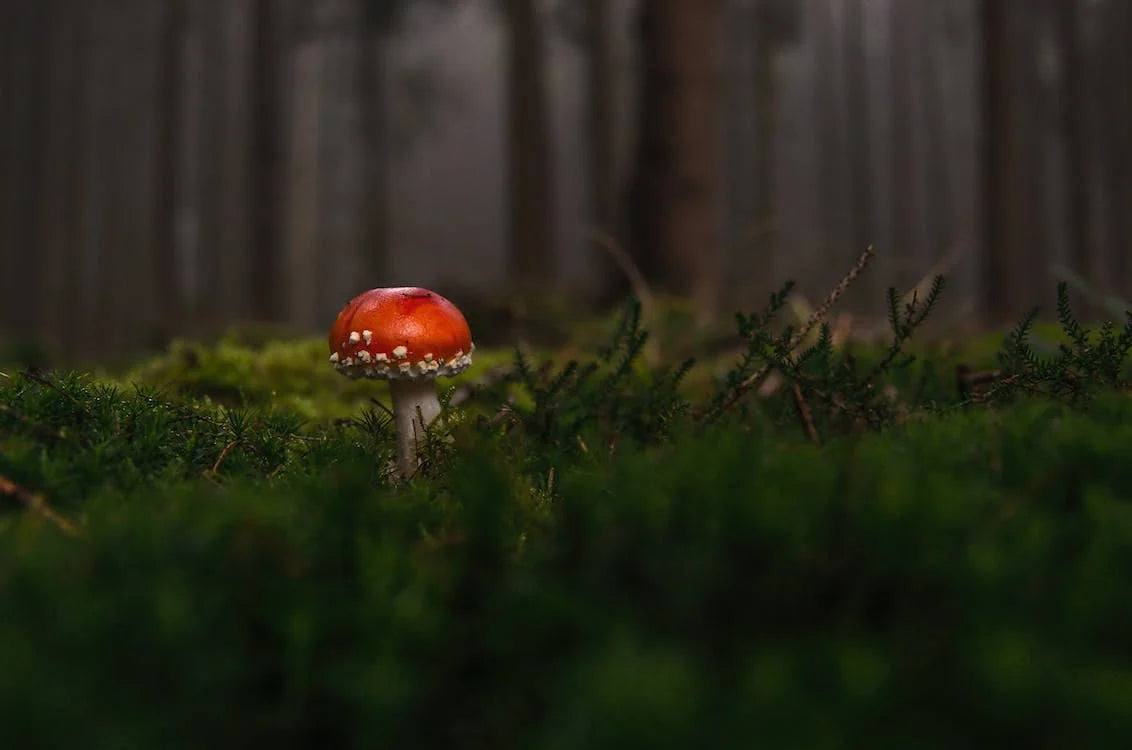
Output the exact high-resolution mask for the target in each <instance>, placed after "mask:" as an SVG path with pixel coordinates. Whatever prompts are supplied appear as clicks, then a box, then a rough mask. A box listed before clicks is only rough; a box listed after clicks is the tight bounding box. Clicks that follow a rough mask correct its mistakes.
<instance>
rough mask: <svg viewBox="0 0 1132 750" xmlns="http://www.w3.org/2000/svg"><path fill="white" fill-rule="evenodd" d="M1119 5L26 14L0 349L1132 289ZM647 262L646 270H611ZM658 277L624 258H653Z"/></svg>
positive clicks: (360, 4)
mask: <svg viewBox="0 0 1132 750" xmlns="http://www.w3.org/2000/svg"><path fill="white" fill-rule="evenodd" d="M1130 50H1132V3H1130V2H1128V0H796V1H792V0H645V1H644V2H635V1H634V0H608V1H607V2H606V1H603V0H541V1H540V0H417V1H416V2H411V1H408V0H406V1H403V2H397V1H395V0H0V347H3V346H7V347H8V348H9V349H12V348H15V349H18V350H25V349H28V348H30V349H32V350H35V351H41V352H46V353H50V354H53V355H60V354H62V355H65V356H81V357H91V356H105V355H107V354H108V353H121V352H126V351H134V350H137V349H139V348H142V347H147V346H154V345H159V344H160V343H161V342H163V341H164V340H166V339H167V338H169V337H172V336H177V335H206V334H208V333H210V332H216V331H219V330H222V329H223V328H224V327H225V326H227V325H230V324H234V323H243V322H262V323H273V324H278V325H279V326H280V330H285V331H289V332H294V333H322V332H324V331H325V330H326V329H327V328H328V326H329V325H330V323H331V322H332V321H333V318H334V316H335V314H336V313H337V311H338V310H339V309H340V308H341V306H342V305H343V304H344V303H345V302H346V301H347V299H348V298H350V297H351V296H353V295H354V294H355V293H357V292H359V291H362V290H364V289H367V288H370V287H373V286H393V285H410V284H411V285H422V286H430V287H433V288H435V289H437V290H438V291H440V292H442V293H444V294H447V295H448V296H451V297H453V298H454V299H455V301H457V303H458V304H461V305H464V304H466V303H467V304H480V305H484V304H486V305H500V306H505V305H507V304H510V302H509V301H511V302H513V301H514V300H516V299H523V298H524V297H526V298H534V299H539V298H551V297H555V298H561V299H562V300H564V304H565V308H566V309H567V310H569V311H576V314H577V315H578V316H579V317H581V316H582V315H583V314H585V313H586V312H587V311H589V310H592V309H594V308H595V306H600V305H603V304H609V303H612V302H614V301H616V300H618V299H619V298H621V297H622V296H623V295H625V294H628V293H629V292H630V290H631V289H630V287H631V285H630V283H629V282H628V277H629V276H631V275H632V273H634V272H635V271H638V270H639V271H640V272H641V273H643V274H644V277H645V280H646V282H647V285H648V288H649V289H651V290H652V292H654V293H656V294H669V295H675V296H680V297H684V298H686V299H688V300H689V301H690V304H692V305H694V306H695V309H696V310H698V311H700V312H701V313H702V315H701V317H708V316H710V315H714V314H729V313H730V312H731V311H733V310H735V309H738V308H743V309H754V308H756V307H759V306H761V305H762V304H763V303H764V299H765V295H766V294H767V293H768V292H770V291H771V290H772V289H774V288H776V287H777V286H779V285H780V284H781V282H782V281H784V280H786V279H788V278H794V279H797V280H798V281H799V282H800V290H801V292H802V293H803V294H805V295H806V296H808V297H809V298H811V299H815V298H820V297H821V296H824V293H825V292H826V291H827V290H828V288H829V287H830V286H832V285H833V284H835V283H836V282H837V281H838V280H839V279H840V278H841V276H842V275H843V273H844V272H845V270H846V269H847V268H848V267H849V266H851V265H852V263H853V261H854V260H855V259H856V258H857V256H858V255H859V254H860V252H861V251H862V250H863V249H864V247H865V246H866V245H867V244H870V243H872V244H873V245H875V247H876V250H877V259H876V260H875V261H874V266H873V267H872V268H871V269H870V270H869V272H868V274H867V276H866V277H865V279H864V280H862V281H861V282H860V283H859V287H860V288H859V289H856V290H854V292H855V293H854V295H852V296H850V298H849V299H848V301H847V302H848V304H849V306H850V307H851V308H854V310H855V312H856V313H857V314H858V315H859V316H860V317H861V318H862V319H867V318H868V317H869V316H870V315H879V314H880V313H881V312H882V310H881V303H882V301H883V295H882V292H883V289H884V288H886V287H888V286H889V285H896V286H897V287H898V288H899V289H900V290H901V291H902V292H903V291H907V290H909V289H911V288H912V287H913V286H914V285H916V284H917V283H919V282H921V281H922V280H924V279H925V278H927V277H930V275H931V274H932V273H934V272H946V273H947V274H948V275H949V277H950V282H951V285H950V287H949V293H948V297H949V298H948V300H947V303H946V304H945V305H944V310H943V311H942V312H941V316H942V317H943V318H944V319H945V320H946V322H947V324H949V325H954V326H956V327H957V328H969V327H971V326H973V325H1001V324H1002V323H1004V322H1010V321H1012V320H1013V319H1014V318H1016V317H1017V316H1019V315H1021V314H1022V313H1023V312H1024V311H1025V310H1026V309H1028V308H1029V307H1030V306H1031V305H1032V304H1035V303H1042V304H1044V305H1046V306H1047V307H1048V306H1049V303H1050V300H1051V299H1052V294H1053V288H1054V282H1055V280H1057V279H1060V278H1070V279H1073V280H1075V281H1077V282H1078V283H1079V284H1083V285H1085V287H1087V288H1089V289H1091V290H1092V291H1091V292H1090V295H1092V297H1093V298H1094V301H1095V302H1097V308H1096V309H1097V310H1101V311H1103V310H1104V307H1103V301H1104V300H1105V299H1109V300H1110V301H1112V302H1113V304H1114V305H1116V304H1119V300H1127V299H1128V298H1130V297H1132V143H1130V135H1132V94H1130V91H1132V82H1130V75H1129V74H1130V73H1132V51H1130ZM622 254H624V255H627V256H628V257H629V258H631V259H632V260H631V262H626V259H625V258H620V260H618V259H617V258H619V257H620V256H621V255H622ZM627 268H629V269H632V270H630V271H628V272H626V269H627Z"/></svg>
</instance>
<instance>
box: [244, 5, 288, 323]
mask: <svg viewBox="0 0 1132 750" xmlns="http://www.w3.org/2000/svg"><path fill="white" fill-rule="evenodd" d="M248 32H249V35H250V39H249V41H248V48H249V49H250V51H251V106H250V108H249V110H248V125H247V130H248V139H249V144H248V145H249V148H248V156H249V160H250V164H249V167H248V168H249V172H250V178H249V181H250V186H249V194H248V202H249V206H248V216H249V233H248V244H249V250H248V254H249V258H250V262H251V273H250V276H249V279H248V282H249V286H250V289H249V293H250V297H251V308H252V315H253V317H254V318H256V319H258V320H271V321H278V320H279V319H280V318H281V317H282V314H283V301H282V299H281V294H280V293H281V290H282V276H283V272H282V267H281V266H282V249H281V241H282V238H281V236H280V231H279V230H280V222H281V220H282V215H281V211H280V203H281V200H282V186H283V175H284V164H283V160H284V154H283V148H282V138H283V134H282V130H283V126H282V122H283V119H282V118H283V111H282V103H281V99H282V96H281V93H282V78H281V75H280V70H279V68H280V60H281V58H282V53H283V50H282V39H281V36H282V19H281V18H280V14H279V13H278V2H277V0H254V3H253V5H252V9H251V22H250V23H249V25H248Z"/></svg>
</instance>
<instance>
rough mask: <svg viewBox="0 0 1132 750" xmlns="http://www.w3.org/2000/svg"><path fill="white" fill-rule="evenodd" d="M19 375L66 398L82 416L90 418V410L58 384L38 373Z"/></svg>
mask: <svg viewBox="0 0 1132 750" xmlns="http://www.w3.org/2000/svg"><path fill="white" fill-rule="evenodd" d="M20 375H22V376H23V377H25V378H27V379H28V380H34V381H35V382H36V383H39V384H40V385H42V386H46V387H48V388H50V389H51V390H53V391H55V392H56V393H58V394H60V395H61V396H63V397H64V398H66V399H67V400H68V401H70V402H71V403H73V404H74V405H75V406H77V407H79V409H80V410H82V413H83V414H85V415H86V416H88V417H90V416H92V415H91V413H90V409H88V408H87V407H86V404H84V403H83V402H82V401H79V400H78V399H77V398H75V397H74V396H73V395H71V394H70V393H67V392H66V391H65V390H63V389H62V388H60V387H59V384H58V383H53V382H51V381H50V380H49V379H47V378H45V377H43V376H42V375H40V374H38V373H35V372H32V371H31V370H21V371H20Z"/></svg>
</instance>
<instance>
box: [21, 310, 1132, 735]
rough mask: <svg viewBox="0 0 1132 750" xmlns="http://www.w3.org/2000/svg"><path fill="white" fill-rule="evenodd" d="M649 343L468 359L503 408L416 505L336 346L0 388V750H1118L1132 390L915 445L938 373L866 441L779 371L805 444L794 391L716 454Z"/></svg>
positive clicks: (997, 419)
mask: <svg viewBox="0 0 1132 750" xmlns="http://www.w3.org/2000/svg"><path fill="white" fill-rule="evenodd" d="M637 323H638V319H637V318H636V317H635V315H634V313H633V310H632V309H630V310H629V313H628V314H627V315H626V316H624V317H623V318H621V319H620V322H619V323H618V324H617V325H616V326H615V328H614V332H613V342H612V344H610V345H609V346H607V347H604V348H595V350H594V351H595V353H596V354H595V356H594V357H589V358H580V360H579V361H578V362H576V363H574V364H569V363H568V362H567V363H562V362H559V363H551V364H550V365H548V366H545V367H544V366H543V365H542V364H540V359H541V357H540V356H539V355H537V354H532V355H529V356H525V357H522V358H520V359H519V360H518V361H513V360H512V359H511V355H510V354H508V355H506V356H504V355H492V354H490V353H489V354H488V355H487V356H485V357H479V355H480V353H479V352H477V357H479V359H480V361H479V363H478V364H477V369H476V370H473V371H472V372H470V373H468V374H467V375H466V376H463V378H462V379H460V380H457V383H462V384H467V383H470V382H472V381H474V380H475V379H477V378H478V377H480V376H482V375H483V374H484V373H486V372H489V371H494V370H495V369H496V368H497V367H498V365H499V364H501V363H507V364H508V372H507V373H505V374H504V376H500V377H497V378H494V379H493V380H492V382H491V383H489V384H485V385H483V386H482V387H479V388H477V389H473V390H472V391H469V392H468V393H469V394H471V395H465V396H464V397H463V398H462V400H461V405H459V406H454V407H450V408H449V409H448V411H447V415H448V416H447V420H446V424H445V425H444V426H443V427H438V428H437V429H436V430H435V431H434V433H433V434H432V435H430V438H431V439H430V441H429V444H428V447H427V449H426V451H425V459H426V460H425V465H424V468H423V470H422V472H421V473H420V475H419V476H417V477H414V478H413V479H412V480H411V481H407V482H398V481H394V480H393V479H392V478H391V477H390V476H389V475H388V472H387V467H388V464H389V461H390V458H391V455H392V449H393V441H392V435H391V434H390V432H389V429H390V428H389V424H388V419H387V418H385V417H384V416H383V414H382V412H381V411H380V409H376V408H372V405H371V404H368V399H369V397H370V396H371V395H373V393H374V390H375V388H378V386H377V384H374V383H359V382H351V381H349V380H347V379H345V378H342V377H340V376H339V375H337V373H335V372H334V371H333V370H332V369H331V368H329V367H328V366H326V363H325V356H324V355H325V352H324V350H323V346H322V345H321V342H317V341H300V342H292V343H279V342H270V341H267V342H259V343H257V342H237V341H235V340H228V341H223V342H220V343H219V344H218V345H216V346H214V347H200V346H196V345H190V344H178V345H176V346H175V347H173V349H171V350H170V352H169V353H167V354H166V355H164V356H163V357H161V358H159V359H157V360H154V361H151V362H148V363H145V364H143V365H141V366H139V367H138V368H137V369H136V370H134V371H133V372H131V373H129V374H128V375H127V376H126V378H125V379H124V380H125V381H133V382H135V383H139V384H141V385H137V386H135V385H126V384H124V382H123V381H122V380H115V381H111V380H109V379H96V378H94V377H92V376H90V375H86V374H72V375H54V374H45V375H36V374H27V375H17V374H15V373H12V374H11V375H12V376H11V377H8V378H0V477H3V478H4V479H5V480H6V481H7V484H5V485H4V486H5V487H6V488H7V489H5V490H3V491H2V492H0V502H2V503H3V504H2V505H0V612H2V613H3V616H0V664H2V665H3V669H0V746H3V747H31V746H48V747H58V746H71V745H78V744H82V745H84V746H85V745H94V746H111V745H112V746H115V747H155V746H156V747H180V746H184V747H200V746H202V745H208V744H217V745H224V746H228V745H238V746H265V745H270V746H287V747H290V746H312V745H313V746H333V747H344V746H357V747H432V746H446V747H448V746H453V745H457V744H459V745H461V746H472V747H493V748H538V747H546V748H565V747H604V746H617V747H624V746H649V747H689V746H702V747H748V746H751V745H753V744H764V745H767V746H774V747H784V746H817V747H821V746H840V745H843V744H844V742H845V738H846V737H852V738H854V739H857V738H860V741H863V742H868V743H870V744H877V745H885V746H909V745H912V746H917V747H919V746H924V745H928V746H940V747H957V746H971V745H980V744H988V743H989V742H995V743H999V744H1012V745H1014V744H1017V745H1029V744H1051V743H1052V744H1056V745H1068V744H1074V745H1076V744H1081V745H1086V746H1097V745H1101V746H1105V745H1108V744H1114V743H1117V742H1120V741H1123V739H1124V738H1125V737H1127V736H1128V735H1129V733H1130V732H1132V714H1130V713H1129V712H1128V711H1127V710H1126V707H1127V701H1128V695H1129V692H1128V691H1129V686H1132V660H1129V658H1128V656H1127V655H1128V654H1129V653H1132V636H1130V635H1129V634H1130V633H1132V627H1130V625H1132V623H1130V622H1129V615H1128V613H1129V612H1132V594H1130V593H1129V591H1130V590H1129V588H1128V587H1127V586H1126V585H1124V584H1125V582H1126V581H1127V580H1128V579H1129V578H1130V577H1132V509H1130V506H1129V502H1128V488H1129V487H1132V461H1129V446H1132V398H1130V397H1129V394H1128V392H1127V389H1126V384H1125V383H1124V382H1123V381H1121V380H1120V379H1119V378H1116V379H1114V380H1105V379H1104V378H1103V377H1099V376H1098V378H1097V379H1096V382H1095V383H1094V384H1093V386H1095V387H1093V386H1090V388H1089V389H1087V390H1083V391H1082V392H1081V394H1080V397H1074V398H1064V397H1063V396H1064V393H1062V392H1061V391H1058V390H1056V389H1054V388H1052V387H1047V386H1051V385H1052V383H1054V382H1055V381H1053V380H1050V379H1046V378H1044V375H1043V374H1042V371H1041V369H1040V368H1034V369H1022V370H1020V371H1019V372H1022V373H1024V374H1026V377H1029V378H1031V380H1030V381H1027V382H1031V383H1032V384H1034V385H1035V388H1034V389H1033V390H1026V391H1024V392H1018V393H1011V394H1006V395H1008V396H1009V397H1003V398H1001V399H1000V398H987V399H985V400H973V399H968V400H963V399H961V398H960V397H959V396H958V394H955V393H953V392H952V393H949V392H948V391H947V390H946V389H945V387H944V386H943V385H939V386H938V390H937V391H936V393H937V396H938V398H939V399H949V400H948V401H947V403H946V404H945V406H946V407H947V408H925V406H924V403H923V402H924V399H921V398H920V397H918V396H916V395H915V394H916V393H917V387H918V386H916V383H917V377H920V376H921V375H922V374H923V373H924V372H928V371H929V370H930V368H931V367H932V366H935V367H937V368H938V367H939V366H940V365H939V363H938V361H936V358H933V357H931V356H930V355H926V356H925V357H924V358H923V362H922V364H920V363H912V364H910V365H908V367H907V368H896V369H894V370H893V371H892V372H891V373H883V374H882V377H881V378H880V379H878V380H876V381H869V382H872V383H873V385H874V388H885V387H892V388H893V389H895V393H896V396H895V397H894V398H893V400H894V403H895V406H892V407H890V408H891V410H890V411H884V412H883V416H884V418H883V419H879V420H877V421H876V422H875V423H868V422H864V423H853V422H851V421H844V422H841V421H838V419H837V414H838V413H839V412H838V411H837V409H839V408H841V407H837V406H836V405H834V407H833V408H827V407H825V406H819V405H818V404H819V401H818V392H819V390H818V389H820V388H821V387H825V386H826V385H830V384H832V385H834V386H837V387H838V388H840V389H841V390H840V391H838V392H839V393H846V394H851V393H854V392H855V391H853V390H852V389H853V388H856V387H857V386H858V385H859V384H860V383H861V382H862V381H861V379H860V378H856V377H854V378H843V376H842V375H840V374H838V373H839V372H841V371H840V370H837V369H836V368H832V369H831V368H827V367H826V366H825V365H826V364H828V363H830V362H833V363H836V362H838V359H837V357H835V356H833V355H832V354H830V356H828V357H827V356H826V354H824V353H822V352H820V351H819V352H817V353H816V354H814V355H812V357H813V358H812V359H809V360H806V361H805V362H802V363H801V364H798V363H797V362H794V364H798V366H797V367H796V368H794V369H791V367H793V365H792V364H791V362H790V361H787V360H786V359H785V357H784V356H782V355H781V353H780V354H779V355H778V361H779V362H780V364H782V365H783V367H782V370H781V372H783V373H784V374H785V375H791V374H793V375H797V376H798V378H799V379H798V380H795V381H793V382H795V383H799V382H800V383H802V384H803V385H804V387H805V388H806V389H807V392H808V393H809V394H810V397H811V401H812V402H813V403H814V409H813V410H814V420H815V422H816V424H817V427H818V429H820V430H821V431H822V437H823V439H822V440H821V442H820V444H817V443H815V442H812V441H810V440H807V439H806V437H805V435H804V433H803V431H802V430H801V429H800V425H799V419H800V418H799V416H798V413H797V409H796V408H795V404H794V403H793V401H792V398H791V395H790V390H789V389H788V388H784V389H781V390H780V391H778V392H776V393H774V394H772V395H770V396H766V397H759V398H757V399H753V400H752V402H751V403H749V404H744V405H743V407H741V408H736V409H735V410H734V411H732V412H728V413H727V414H726V415H725V416H724V417H723V418H721V419H719V420H717V421H715V422H712V423H710V424H707V423H705V421H704V419H703V410H702V408H701V407H702V404H703V399H704V395H705V394H702V393H697V391H696V389H694V388H692V389H689V388H687V387H686V386H685V384H684V383H683V381H682V379H681V378H682V374H683V372H685V371H686V370H685V369H684V368H682V367H672V368H664V367H661V368H651V367H647V366H643V365H642V364H641V363H640V356H639V355H640V353H641V352H642V350H643V347H644V345H645V340H644V338H643V334H642V332H641V330H640V328H639V326H638V324H637ZM775 336H777V337H779V338H781V336H779V335H777V334H776V335H775ZM775 336H768V337H767V339H768V340H773V338H774V337H775ZM818 341H819V343H820V341H821V339H819V340H818ZM1070 341H1072V337H1070ZM830 351H831V352H832V351H833V350H832V349H831V350H830ZM885 351H887V350H885ZM885 351H881V352H879V353H873V355H872V356H873V357H874V359H873V360H872V361H874V362H875V361H879V360H880V359H881V358H882V357H884V356H886V353H885ZM1085 354H1088V353H1087V352H1086V353H1085ZM1073 356H1075V357H1077V359H1074V360H1073V365H1072V366H1074V367H1079V366H1080V365H1081V364H1082V363H1084V364H1088V363H1089V362H1094V363H1095V362H1098V361H1099V360H1089V359H1087V358H1085V355H1083V354H1082V353H1081V352H1079V351H1078V352H1076V353H1075V354H1074V355H1073ZM823 358H824V359H823ZM1110 358H1111V357H1110ZM862 359H867V356H866V355H862ZM823 363H825V364H823ZM819 365H821V366H819ZM859 366H861V365H859ZM1058 366H1060V365H1058ZM916 367H923V368H925V369H923V370H919V371H917V370H916V369H915V368H916ZM1055 369H1056V368H1055ZM1102 370H1103V368H1099V367H1098V372H1101V371H1102ZM917 372H918V373H920V375H917V374H916V373H917ZM1083 372H1084V371H1083ZM908 373H912V375H909V374H908ZM1102 374H1103V373H1102ZM839 378H841V379H839ZM940 383H943V381H942V380H941V381H940ZM717 385H719V386H720V387H726V383H723V384H717ZM935 387H936V386H925V389H927V390H928V391H929V392H930V389H931V388H935ZM862 393H864V396H862V399H861V401H860V402H858V403H857V405H856V406H854V405H853V404H846V405H844V406H845V408H846V409H850V408H859V409H864V406H862V405H865V406H869V408H876V407H874V406H872V405H873V403H874V402H873V401H872V399H873V398H874V397H873V395H872V393H873V391H872V390H870V389H865V390H863V391H862ZM709 395H710V394H709ZM886 398H887V397H886ZM897 406H899V407H901V408H903V409H904V411H903V412H901V411H900V410H899V409H898V408H897ZM877 413H878V414H879V413H881V411H880V410H879V408H878V410H877ZM45 509H50V510H51V511H52V512H54V513H56V514H58V516H56V517H52V516H50V515H49V514H48V513H47V512H46V511H45ZM58 517H62V518H64V519H65V520H68V521H70V522H71V523H73V524H74V526H75V528H76V529H77V533H76V534H74V535H70V534H67V533H64V531H63V530H61V528H60V524H59V522H58Z"/></svg>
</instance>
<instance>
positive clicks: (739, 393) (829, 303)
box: [704, 245, 873, 422]
mask: <svg viewBox="0 0 1132 750" xmlns="http://www.w3.org/2000/svg"><path fill="white" fill-rule="evenodd" d="M872 259H873V246H872V245H869V246H868V247H866V248H865V252H863V253H861V257H860V258H858V259H857V262H856V263H855V264H854V265H853V267H852V268H850V269H849V273H847V274H845V278H843V279H842V280H841V283H839V284H838V285H837V286H836V287H834V288H833V291H831V292H830V293H829V295H828V296H827V297H826V298H825V302H823V303H822V304H821V307H819V308H818V309H816V310H814V311H813V313H811V314H810V317H809V319H808V320H807V321H806V323H805V325H803V326H802V327H801V328H799V329H798V330H797V331H795V332H794V335H793V336H791V337H790V341H789V342H787V346H788V348H789V350H790V351H793V350H794V349H796V348H797V347H798V345H799V344H800V343H802V341H803V340H804V339H805V338H806V336H807V335H809V333H810V331H812V330H813V328H814V326H816V325H817V324H818V323H820V322H821V321H823V320H824V319H825V317H826V315H828V314H829V311H830V308H832V307H833V304H834V303H835V302H837V300H838V299H840V298H841V295H843V294H845V292H846V290H848V289H849V287H850V286H852V285H853V282H854V281H856V280H857V277H858V276H860V275H861V272H862V271H864V270H865V267H866V266H867V265H869V261H871V260H872ZM770 367H771V366H770V363H767V364H765V365H763V366H762V367H760V368H759V369H758V370H757V371H756V372H754V373H752V374H751V375H750V376H748V377H747V379H746V380H744V381H743V382H742V383H740V384H739V385H737V386H735V388H734V389H733V390H732V391H731V395H730V396H728V398H727V399H726V400H725V401H724V402H723V404H722V405H721V406H720V407H719V408H717V409H715V410H714V411H712V412H709V413H708V414H707V416H706V417H705V419H704V421H705V422H712V421H714V420H716V419H718V418H719V416H720V415H722V414H723V412H725V411H727V410H728V409H730V408H731V407H732V406H734V405H735V404H737V403H738V402H739V401H740V400H742V399H743V397H744V396H746V395H747V394H748V393H749V392H750V390H751V389H752V388H754V387H755V386H757V385H758V384H759V383H761V382H762V380H763V379H764V378H765V377H766V376H767V375H768V374H770Z"/></svg>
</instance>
